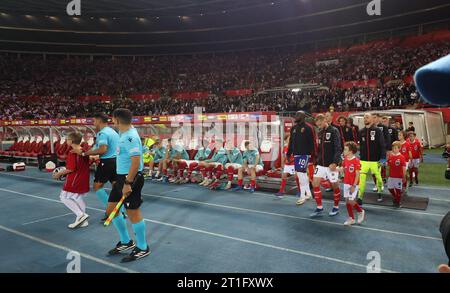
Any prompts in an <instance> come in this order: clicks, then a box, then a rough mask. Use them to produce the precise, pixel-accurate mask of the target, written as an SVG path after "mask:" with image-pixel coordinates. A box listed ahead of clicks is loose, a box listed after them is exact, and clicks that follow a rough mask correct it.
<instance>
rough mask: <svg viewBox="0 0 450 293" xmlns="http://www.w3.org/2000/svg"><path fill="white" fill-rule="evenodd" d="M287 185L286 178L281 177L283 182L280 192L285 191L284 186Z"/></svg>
mask: <svg viewBox="0 0 450 293" xmlns="http://www.w3.org/2000/svg"><path fill="white" fill-rule="evenodd" d="M285 187H286V179H281V184H280V190H279V191H280V192H284V188H285Z"/></svg>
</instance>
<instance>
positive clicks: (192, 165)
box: [187, 163, 198, 178]
mask: <svg viewBox="0 0 450 293" xmlns="http://www.w3.org/2000/svg"><path fill="white" fill-rule="evenodd" d="M197 166H198V165H197V164H194V163H192V164H190V165H189V168H188V172H187V176H188V178H191V175H192V172H193V171H194V169H195V168H196V167H197Z"/></svg>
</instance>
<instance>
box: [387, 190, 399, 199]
mask: <svg viewBox="0 0 450 293" xmlns="http://www.w3.org/2000/svg"><path fill="white" fill-rule="evenodd" d="M389 192H390V193H391V194H392V197H393V198H394V200H396V199H397V192H396V191H395V189H392V188H391V189H389Z"/></svg>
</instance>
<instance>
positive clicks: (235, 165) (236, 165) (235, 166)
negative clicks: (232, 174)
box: [225, 163, 242, 170]
mask: <svg viewBox="0 0 450 293" xmlns="http://www.w3.org/2000/svg"><path fill="white" fill-rule="evenodd" d="M229 167H232V168H233V169H234V170H238V169H239V168H241V167H242V165H241V164H238V163H227V164H225V169H228V168H229Z"/></svg>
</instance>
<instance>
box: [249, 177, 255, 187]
mask: <svg viewBox="0 0 450 293" xmlns="http://www.w3.org/2000/svg"><path fill="white" fill-rule="evenodd" d="M250 186H251V187H253V188H255V186H256V180H255V179H252V180H250Z"/></svg>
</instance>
